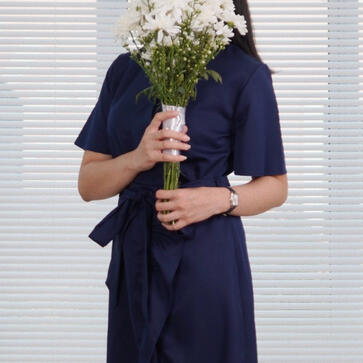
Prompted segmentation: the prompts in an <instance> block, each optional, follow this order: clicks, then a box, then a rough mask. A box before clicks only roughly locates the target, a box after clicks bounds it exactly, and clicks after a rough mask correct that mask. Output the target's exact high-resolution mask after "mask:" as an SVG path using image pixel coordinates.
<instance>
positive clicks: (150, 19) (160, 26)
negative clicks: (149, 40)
mask: <svg viewBox="0 0 363 363" xmlns="http://www.w3.org/2000/svg"><path fill="white" fill-rule="evenodd" d="M142 28H143V30H144V31H146V32H154V31H158V33H162V30H164V31H165V32H166V33H168V34H169V35H176V34H178V33H179V32H180V26H179V25H177V24H175V21H174V19H173V18H172V17H168V16H166V15H165V14H164V13H157V14H152V13H150V14H146V15H145V24H144V25H143V27H142ZM159 37H160V38H162V36H161V35H160V36H159V34H158V38H159Z"/></svg>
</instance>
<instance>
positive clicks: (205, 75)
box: [201, 70, 209, 80]
mask: <svg viewBox="0 0 363 363" xmlns="http://www.w3.org/2000/svg"><path fill="white" fill-rule="evenodd" d="M207 71H208V70H207ZM201 76H202V77H203V78H204V79H206V80H208V78H209V77H208V73H207V72H203V73H201Z"/></svg>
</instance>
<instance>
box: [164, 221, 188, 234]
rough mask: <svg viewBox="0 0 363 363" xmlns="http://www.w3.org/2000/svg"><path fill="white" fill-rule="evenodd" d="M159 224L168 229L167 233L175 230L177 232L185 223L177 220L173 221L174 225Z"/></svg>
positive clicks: (168, 223)
mask: <svg viewBox="0 0 363 363" xmlns="http://www.w3.org/2000/svg"><path fill="white" fill-rule="evenodd" d="M161 224H162V225H163V226H164V227H165V228H166V229H168V230H169V231H176V230H179V229H181V228H183V227H185V226H186V223H185V222H184V221H183V220H181V219H178V220H174V223H171V222H166V223H164V222H161Z"/></svg>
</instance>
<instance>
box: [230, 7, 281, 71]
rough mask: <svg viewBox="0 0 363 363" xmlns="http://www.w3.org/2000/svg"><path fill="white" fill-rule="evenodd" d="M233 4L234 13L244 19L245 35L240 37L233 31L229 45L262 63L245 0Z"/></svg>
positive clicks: (235, 30) (238, 33)
mask: <svg viewBox="0 0 363 363" xmlns="http://www.w3.org/2000/svg"><path fill="white" fill-rule="evenodd" d="M233 3H234V6H235V11H234V12H235V13H236V14H237V15H243V16H244V18H245V19H246V25H247V34H246V35H244V36H242V35H241V34H240V32H239V31H238V30H237V29H236V28H235V29H233V32H234V37H233V38H232V40H231V43H232V44H235V45H237V46H238V47H240V48H241V49H243V50H244V51H245V52H246V53H248V54H249V55H252V56H253V57H255V58H256V59H258V60H259V61H260V62H263V61H262V59H261V57H260V55H259V54H258V51H257V49H256V44H255V39H254V34H253V24H252V20H251V14H250V9H249V6H248V2H247V0H233ZM266 65H267V64H266ZM267 66H268V65H267ZM269 70H270V72H271V73H275V71H274V70H272V69H271V68H270V67H269Z"/></svg>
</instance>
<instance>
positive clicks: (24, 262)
mask: <svg viewBox="0 0 363 363" xmlns="http://www.w3.org/2000/svg"><path fill="white" fill-rule="evenodd" d="M123 6H124V2H123V1H121V0H120V1H111V0H106V1H95V0H87V1H80V0H77V1H69V0H67V1H45V0H39V1H26V0H24V1H17V0H13V1H0V23H1V27H0V69H1V75H0V77H1V78H0V217H1V218H0V248H1V253H0V294H1V299H0V362H4V363H7V362H9V363H10V362H19V363H20V362H22V363H25V362H64V363H65V362H67V363H68V362H97V363H101V362H105V350H106V327H107V326H106V323H107V290H106V286H105V285H104V280H105V277H106V269H107V266H108V261H109V254H110V249H109V248H105V249H102V248H100V247H99V246H98V245H96V244H95V243H94V242H92V241H91V240H89V239H88V237H87V235H88V233H89V232H90V229H91V228H92V227H93V226H94V224H95V223H96V222H97V221H98V220H99V219H100V218H101V217H103V216H104V215H105V213H106V212H107V211H109V210H110V209H111V208H113V207H114V205H115V203H116V199H115V198H111V199H108V200H105V201H97V202H91V203H85V202H83V201H82V200H81V198H80V196H79V195H78V192H77V175H78V168H79V164H80V158H81V156H82V151H81V150H80V149H78V148H77V147H75V146H74V145H73V141H74V139H75V137H76V135H77V134H78V133H79V131H80V129H81V127H82V125H83V124H84V122H85V120H86V117H87V116H88V114H89V112H90V110H91V108H92V107H93V106H94V104H95V101H96V98H97V96H98V93H99V90H100V86H101V82H102V80H103V78H104V75H105V71H106V69H107V67H108V66H109V65H110V63H111V61H112V60H113V59H114V58H115V56H116V55H117V54H119V53H121V52H123V50H122V49H121V48H120V46H119V44H117V43H115V42H114V39H113V34H112V26H113V23H114V21H115V20H116V19H117V17H118V15H119V14H120V12H121V10H122V8H123ZM250 8H251V14H252V18H253V21H254V26H255V34H256V41H257V46H258V49H259V51H260V54H261V56H262V58H263V60H264V61H265V62H266V63H267V64H269V65H270V66H271V67H272V68H273V69H274V70H275V71H276V73H275V74H274V75H273V80H274V87H275V92H276V96H277V99H278V104H279V109H280V119H281V128H282V134H283V141H284V147H285V155H286V162H287V169H288V177H289V197H288V200H287V201H286V203H285V204H284V205H283V206H281V207H279V208H274V209H272V210H270V211H268V212H265V213H263V214H260V215H258V216H251V217H242V220H243V223H244V226H245V230H246V236H247V246H248V250H249V256H250V261H251V269H252V274H253V279H254V289H255V307H256V328H257V335H258V351H259V361H260V362H309V363H310V362H326V361H328V362H362V361H363V348H362V344H361V342H362V337H363V334H362V333H363V313H362V311H363V289H362V287H363V268H362V263H363V253H362V246H363V244H362V242H363V241H362V240H363V146H362V145H363V143H362V142H363V112H362V108H363V107H362V106H363V102H362V90H363V84H362V75H363V72H362V31H363V22H362V9H363V6H362V2H361V1H358V0H354V1H350V0H347V1H337V0H334V1H333V0H329V1H328V0H322V1H296V0H289V1H288V0H285V1H284V0H280V1H261V0H253V1H252V0H250ZM230 180H231V183H232V184H235V185H236V184H242V183H243V182H246V181H248V180H249V178H248V177H243V176H236V175H234V174H231V176H230ZM130 363H132V362H130ZM185 363H187V362H185ZM225 363H235V362H225ZM236 363H237V362H236Z"/></svg>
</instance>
